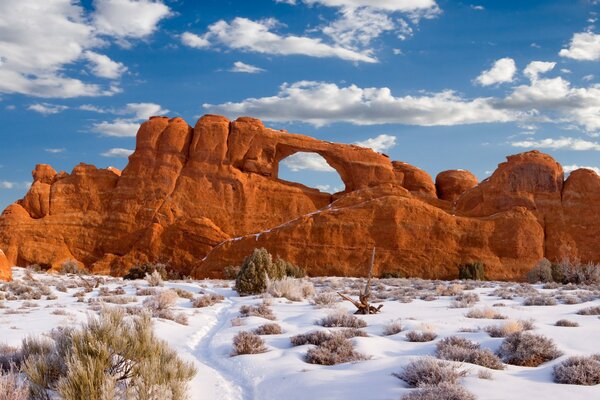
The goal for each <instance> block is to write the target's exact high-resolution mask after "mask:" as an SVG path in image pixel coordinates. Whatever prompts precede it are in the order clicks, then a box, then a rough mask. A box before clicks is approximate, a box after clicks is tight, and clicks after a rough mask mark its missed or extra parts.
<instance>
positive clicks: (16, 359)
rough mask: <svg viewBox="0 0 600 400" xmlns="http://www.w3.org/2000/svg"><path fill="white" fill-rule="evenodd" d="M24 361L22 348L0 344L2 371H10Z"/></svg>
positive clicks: (0, 369)
mask: <svg viewBox="0 0 600 400" xmlns="http://www.w3.org/2000/svg"><path fill="white" fill-rule="evenodd" d="M22 362H23V353H22V352H21V350H20V349H18V348H16V347H13V346H8V345H6V344H0V371H4V372H8V371H10V370H11V369H12V367H13V366H14V367H16V368H19V367H20V366H21V364H22Z"/></svg>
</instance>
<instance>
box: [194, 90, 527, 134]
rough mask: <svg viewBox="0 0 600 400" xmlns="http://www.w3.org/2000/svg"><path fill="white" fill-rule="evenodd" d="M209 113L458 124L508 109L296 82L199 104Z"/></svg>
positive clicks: (504, 114)
mask: <svg viewBox="0 0 600 400" xmlns="http://www.w3.org/2000/svg"><path fill="white" fill-rule="evenodd" d="M203 107H204V109H205V110H207V111H208V112H211V113H217V114H226V115H229V116H231V117H234V116H239V115H253V116H256V117H258V118H262V119H265V120H268V121H280V122H290V121H297V122H307V123H310V124H313V125H316V126H321V125H325V124H328V123H332V122H341V121H343V122H350V123H353V124H356V125H374V124H394V123H395V124H408V125H422V126H435V125H461V124H473V123H483V122H507V121H512V120H515V119H516V116H515V114H516V113H515V112H514V111H506V110H499V109H495V108H494V105H493V102H492V101H491V99H489V98H477V99H474V100H465V99H464V98H462V97H460V96H459V95H457V94H456V93H454V92H453V91H443V92H439V93H433V94H427V95H421V96H403V97H395V96H393V95H392V92H391V90H390V89H389V88H387V87H381V88H375V87H371V88H360V87H358V86H356V85H350V86H346V87H338V86H337V85H336V84H334V83H325V82H312V81H300V82H296V83H294V84H291V85H289V84H284V85H282V86H281V88H280V90H279V93H277V95H276V96H271V97H262V98H248V99H246V100H243V101H241V102H239V103H232V102H229V103H224V104H220V105H212V104H204V105H203Z"/></svg>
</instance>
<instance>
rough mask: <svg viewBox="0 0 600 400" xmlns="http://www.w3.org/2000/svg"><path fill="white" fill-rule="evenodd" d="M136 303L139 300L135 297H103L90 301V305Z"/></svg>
mask: <svg viewBox="0 0 600 400" xmlns="http://www.w3.org/2000/svg"><path fill="white" fill-rule="evenodd" d="M136 301H137V299H136V298H135V297H134V296H102V297H96V298H91V299H90V303H96V302H104V303H111V304H129V303H135V302H136Z"/></svg>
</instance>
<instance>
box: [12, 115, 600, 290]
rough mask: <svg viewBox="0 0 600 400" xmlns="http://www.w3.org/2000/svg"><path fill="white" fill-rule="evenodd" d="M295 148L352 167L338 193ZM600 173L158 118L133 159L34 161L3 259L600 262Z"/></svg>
mask: <svg viewBox="0 0 600 400" xmlns="http://www.w3.org/2000/svg"><path fill="white" fill-rule="evenodd" d="M297 152H312V153H317V154H319V155H321V156H322V157H323V158H324V159H325V160H326V162H327V163H328V164H329V165H330V166H331V167H333V168H334V169H335V170H336V171H337V172H338V173H339V175H340V177H341V179H342V181H343V182H344V184H345V189H344V191H342V192H339V193H335V194H329V193H323V192H320V191H319V190H317V189H313V188H309V187H306V186H303V185H301V184H298V183H292V182H287V181H283V180H280V179H279V178H278V171H279V163H280V162H281V161H282V160H283V159H285V158H286V157H288V156H290V155H292V154H294V153H297ZM598 200H600V177H599V176H598V175H596V174H595V173H594V172H592V171H589V170H578V171H575V172H573V173H572V174H571V175H570V177H569V178H568V179H567V180H566V181H564V175H563V171H562V168H561V166H560V165H559V164H558V163H556V162H555V161H554V160H553V159H552V158H551V157H550V156H548V155H545V154H542V153H539V152H535V151H534V152H528V153H522V154H518V155H515V156H511V157H508V159H507V162H505V163H503V164H500V165H499V167H498V169H497V170H496V172H494V174H493V175H492V176H491V177H490V178H488V179H486V180H485V181H483V182H481V183H479V184H478V183H477V178H476V177H475V176H474V175H473V174H471V173H469V172H468V171H461V170H452V171H444V172H442V173H440V174H438V176H437V177H436V180H435V183H434V181H433V180H432V178H431V176H430V175H428V174H427V173H426V172H424V171H422V170H420V169H418V168H416V167H414V166H411V165H409V164H406V163H403V162H399V161H392V160H390V159H389V158H388V157H387V156H385V155H383V154H379V153H376V152H374V151H372V150H370V149H366V148H362V147H359V146H355V145H346V144H337V143H331V142H325V141H321V140H317V139H314V138H311V137H307V136H303V135H296V134H291V133H288V132H286V131H277V130H272V129H269V128H266V127H265V126H264V125H263V124H262V122H261V121H259V120H257V119H254V118H248V117H244V118H239V119H237V120H236V121H229V120H227V119H226V118H224V117H221V116H215V115H206V116H203V117H202V118H200V120H199V121H198V122H197V123H196V125H195V126H194V127H191V126H189V125H188V124H187V123H186V122H185V121H184V120H182V119H180V118H173V119H169V118H166V117H153V118H151V119H150V120H149V121H146V122H145V123H143V124H142V125H141V127H140V130H139V131H138V134H137V141H136V149H135V152H134V153H133V154H132V155H131V156H130V158H129V163H128V165H127V167H126V168H125V169H124V170H123V171H122V172H121V171H119V170H116V169H114V168H109V169H98V168H96V167H94V166H92V165H87V164H80V165H78V166H76V167H75V168H74V169H73V171H72V172H71V173H70V174H68V173H65V172H59V173H57V172H56V171H55V170H54V169H52V167H50V166H48V165H38V166H37V167H36V168H35V170H34V171H33V184H32V186H31V189H30V190H29V192H28V193H27V194H26V195H25V197H24V198H23V199H21V200H19V201H17V202H16V203H14V204H12V205H10V206H9V207H8V208H7V209H6V210H5V211H4V212H3V213H2V215H1V216H0V249H3V250H4V253H5V254H6V256H5V259H6V261H3V258H2V255H1V254H0V279H2V278H4V279H5V278H7V277H9V272H10V270H9V269H8V268H7V267H4V265H7V266H8V265H20V266H25V265H29V264H34V263H36V264H40V265H42V266H46V267H47V268H53V269H57V268H60V265H61V264H62V263H63V262H64V261H66V260H68V259H72V260H76V261H77V262H79V263H80V264H81V265H82V266H85V267H86V268H88V269H89V270H91V271H93V272H96V273H107V274H113V275H122V274H124V273H125V272H126V271H127V270H128V269H129V268H130V267H131V266H133V265H136V264H140V263H143V262H166V263H168V264H169V265H170V267H171V268H172V269H174V270H176V271H178V272H180V273H182V274H184V275H193V276H195V277H220V276H222V271H223V268H224V267H225V266H228V265H235V264H240V263H241V261H242V260H243V258H244V257H245V256H246V255H247V254H249V253H250V252H251V251H252V249H254V248H255V247H265V248H267V249H268V250H269V251H270V252H271V253H273V254H276V255H279V256H281V257H283V258H285V259H287V260H289V261H291V262H293V263H296V264H298V265H301V266H303V267H305V268H306V269H307V270H308V272H309V273H310V274H311V275H329V274H336V275H364V274H365V272H366V271H365V268H366V260H367V259H368V255H369V253H370V249H371V248H372V247H377V260H376V268H377V270H378V272H383V271H401V272H403V273H405V274H407V275H409V276H422V277H427V278H455V277H456V276H457V271H458V267H459V265H461V264H464V263H467V262H474V261H481V262H484V263H485V264H486V271H487V273H488V276H489V277H490V278H497V279H520V278H521V277H522V276H523V274H524V273H525V272H526V271H527V270H528V269H530V268H531V267H532V266H533V265H535V263H536V262H538V261H539V260H540V259H541V258H542V257H548V258H550V259H560V258H562V257H566V256H568V257H574V258H579V259H581V260H582V261H584V262H585V261H594V262H598V261H600V246H597V245H596V243H595V238H596V237H597V236H598V234H599V233H600V232H599V231H600V220H599V218H600V217H599V215H600V212H599V211H600V210H598V208H600V202H599V201H598Z"/></svg>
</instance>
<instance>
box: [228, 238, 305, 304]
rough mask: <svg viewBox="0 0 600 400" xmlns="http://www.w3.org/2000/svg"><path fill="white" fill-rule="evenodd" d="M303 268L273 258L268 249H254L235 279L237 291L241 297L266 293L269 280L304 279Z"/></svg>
mask: <svg viewBox="0 0 600 400" xmlns="http://www.w3.org/2000/svg"><path fill="white" fill-rule="evenodd" d="M305 275H306V274H305V272H304V270H303V269H302V268H299V267H296V266H294V265H293V264H291V263H289V262H287V261H284V260H282V259H281V258H277V260H275V261H273V257H272V256H271V254H269V252H268V251H267V250H266V249H263V248H260V249H254V251H253V252H252V254H251V255H249V256H248V257H246V258H245V259H244V262H243V264H242V266H241V268H240V272H239V273H238V274H237V277H236V279H235V290H236V291H237V292H238V293H239V294H240V295H241V296H246V295H251V294H258V293H264V292H265V291H266V289H267V282H268V280H280V279H282V278H284V277H285V276H295V277H298V276H300V277H304V276H305Z"/></svg>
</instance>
